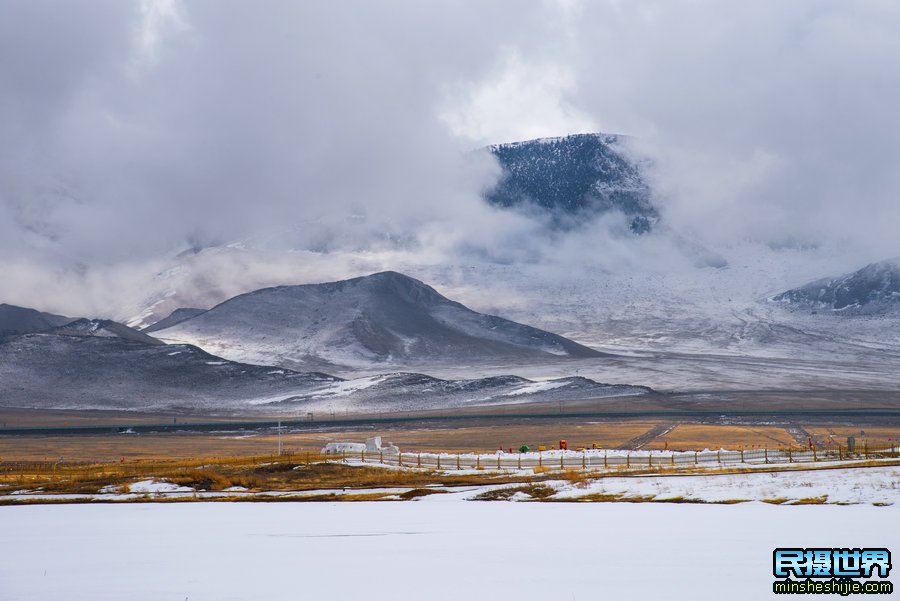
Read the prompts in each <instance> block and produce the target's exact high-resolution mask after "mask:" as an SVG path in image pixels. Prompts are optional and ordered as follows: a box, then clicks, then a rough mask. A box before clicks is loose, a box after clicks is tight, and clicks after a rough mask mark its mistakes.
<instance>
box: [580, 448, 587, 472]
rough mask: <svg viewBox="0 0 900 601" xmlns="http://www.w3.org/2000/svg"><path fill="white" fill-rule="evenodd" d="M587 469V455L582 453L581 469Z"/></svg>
mask: <svg viewBox="0 0 900 601" xmlns="http://www.w3.org/2000/svg"><path fill="white" fill-rule="evenodd" d="M585 468H587V453H585V452H584V451H582V452H581V469H585Z"/></svg>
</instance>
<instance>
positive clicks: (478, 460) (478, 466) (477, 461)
mask: <svg viewBox="0 0 900 601" xmlns="http://www.w3.org/2000/svg"><path fill="white" fill-rule="evenodd" d="M475 469H476V470H480V469H481V453H477V454H476V455H475Z"/></svg>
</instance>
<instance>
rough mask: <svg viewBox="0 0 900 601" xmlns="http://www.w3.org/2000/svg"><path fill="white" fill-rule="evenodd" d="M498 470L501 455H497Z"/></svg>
mask: <svg viewBox="0 0 900 601" xmlns="http://www.w3.org/2000/svg"><path fill="white" fill-rule="evenodd" d="M497 469H498V470H499V469H500V455H497Z"/></svg>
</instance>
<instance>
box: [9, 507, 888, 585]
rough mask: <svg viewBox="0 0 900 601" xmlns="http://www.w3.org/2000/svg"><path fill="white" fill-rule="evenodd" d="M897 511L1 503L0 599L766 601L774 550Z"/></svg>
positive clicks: (878, 532)
mask: <svg viewBox="0 0 900 601" xmlns="http://www.w3.org/2000/svg"><path fill="white" fill-rule="evenodd" d="M898 520H900V510H898V508H897V507H896V506H893V507H876V506H872V505H855V506H835V505H813V506H773V505H769V504H765V503H744V504H738V505H690V504H648V503H497V502H459V501H458V500H455V499H452V498H450V496H446V497H445V496H444V495H434V496H431V497H427V498H425V499H422V500H419V501H416V502H405V503H385V502H380V503H371V502H360V503H202V502H201V503H184V504H154V503H142V504H118V505H62V506H21V507H19V506H12V507H0V524H2V537H0V538H2V549H3V550H2V555H3V561H2V562H0V599H4V600H5V601H19V600H32V599H55V600H91V601H95V600H104V599H110V600H112V599H115V600H119V599H135V600H142V599H146V600H154V601H158V600H165V599H171V600H177V601H183V600H185V599H187V600H188V601H203V600H208V601H224V600H229V599H242V600H243V599H247V600H251V599H252V600H261V599H266V600H278V599H284V600H291V601H294V600H297V599H335V600H338V599H366V600H370V601H375V600H379V599H391V600H400V599H403V600H413V599H415V600H418V599H423V600H431V599H448V600H449V599H468V600H476V599H559V600H569V599H576V600H577V599H586V600H588V599H692V600H694V599H716V600H721V599H754V600H756V599H766V598H770V597H772V596H773V595H772V594H771V592H770V591H771V583H772V580H773V577H772V575H771V571H772V550H773V549H774V548H775V547H779V546H801V547H802V546H821V547H832V546H835V547H837V546H844V547H858V546H877V547H885V546H886V547H888V548H892V549H898V548H900V529H898V528H897V527H896V526H897V523H898Z"/></svg>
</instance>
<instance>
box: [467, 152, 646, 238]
mask: <svg viewBox="0 0 900 601" xmlns="http://www.w3.org/2000/svg"><path fill="white" fill-rule="evenodd" d="M621 141H622V140H621V138H620V137H618V136H613V135H605V134H578V135H573V136H566V137H563V138H542V139H538V140H529V141H526V142H514V143H511V144H497V145H494V146H490V147H488V150H489V151H490V152H491V153H492V154H493V155H494V156H495V157H496V158H497V161H498V162H499V163H500V166H501V168H502V170H503V172H502V175H501V177H500V180H499V182H498V183H497V185H496V186H495V187H494V188H493V189H491V190H488V191H487V193H486V194H485V199H486V200H487V201H488V202H489V203H491V204H493V205H495V206H500V207H519V208H526V209H528V208H532V209H533V208H534V207H539V208H540V209H542V210H543V211H544V212H547V213H549V214H550V215H551V216H552V217H553V219H554V222H555V223H557V224H558V225H561V226H566V225H567V224H571V223H573V222H576V223H577V222H578V221H580V220H583V219H585V218H590V217H592V216H594V215H598V214H602V213H609V212H612V211H618V212H621V213H623V214H624V215H625V216H626V217H627V218H628V220H629V225H630V228H631V230H632V231H634V232H635V233H644V232H647V231H649V230H650V229H652V227H653V226H654V225H655V224H656V222H657V221H658V220H659V215H658V213H657V211H656V209H655V208H654V207H653V205H652V203H651V201H650V196H651V195H650V188H649V186H647V184H646V182H645V181H644V180H643V178H642V177H641V173H640V170H639V169H638V167H637V166H636V165H635V164H634V162H632V161H631V160H629V158H628V157H627V156H626V155H625V154H623V152H622V151H621V147H620V144H621Z"/></svg>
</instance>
